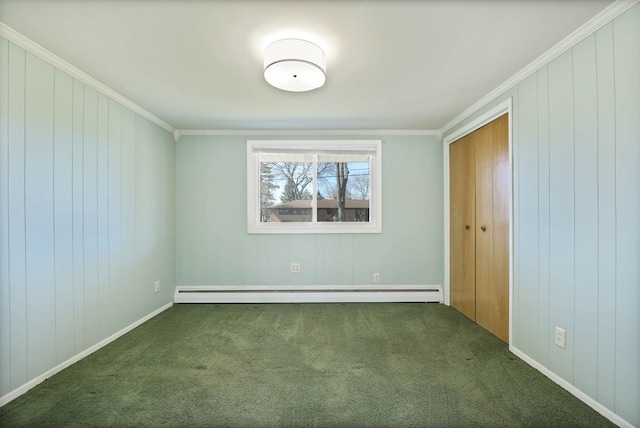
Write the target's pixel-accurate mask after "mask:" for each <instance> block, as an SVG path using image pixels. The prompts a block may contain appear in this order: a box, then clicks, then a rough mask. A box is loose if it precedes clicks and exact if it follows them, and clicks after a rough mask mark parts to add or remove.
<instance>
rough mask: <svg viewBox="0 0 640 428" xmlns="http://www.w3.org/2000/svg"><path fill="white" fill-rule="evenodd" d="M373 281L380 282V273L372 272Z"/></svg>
mask: <svg viewBox="0 0 640 428" xmlns="http://www.w3.org/2000/svg"><path fill="white" fill-rule="evenodd" d="M373 282H380V274H379V273H378V272H376V273H374V274H373Z"/></svg>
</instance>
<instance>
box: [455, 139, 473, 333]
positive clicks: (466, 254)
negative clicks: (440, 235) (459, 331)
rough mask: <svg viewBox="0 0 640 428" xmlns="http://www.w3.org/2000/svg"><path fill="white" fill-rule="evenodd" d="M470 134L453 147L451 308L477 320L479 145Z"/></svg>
mask: <svg viewBox="0 0 640 428" xmlns="http://www.w3.org/2000/svg"><path fill="white" fill-rule="evenodd" d="M474 138H475V137H474V134H469V135H467V136H466V137H464V138H461V139H460V140H458V141H456V142H455V143H453V144H451V145H450V146H449V165H450V167H449V172H450V203H451V210H450V213H451V220H450V237H451V239H450V242H451V245H450V250H451V253H450V254H451V257H450V261H451V270H450V284H451V286H450V292H451V295H450V297H451V306H453V307H454V308H456V309H457V310H459V311H460V312H462V313H463V314H464V315H466V316H467V317H469V318H471V319H472V320H474V321H475V319H476V265H475V260H476V235H475V229H476V222H475V210H476V208H475V198H476V194H475V150H474V148H475V146H474Z"/></svg>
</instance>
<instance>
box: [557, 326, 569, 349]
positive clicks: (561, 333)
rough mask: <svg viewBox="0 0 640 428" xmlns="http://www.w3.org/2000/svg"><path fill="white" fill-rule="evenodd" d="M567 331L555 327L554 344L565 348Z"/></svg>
mask: <svg viewBox="0 0 640 428" xmlns="http://www.w3.org/2000/svg"><path fill="white" fill-rule="evenodd" d="M566 340H567V332H566V331H565V330H563V329H561V328H560V327H556V345H558V346H559V347H561V348H562V349H565V348H566V346H567V342H566Z"/></svg>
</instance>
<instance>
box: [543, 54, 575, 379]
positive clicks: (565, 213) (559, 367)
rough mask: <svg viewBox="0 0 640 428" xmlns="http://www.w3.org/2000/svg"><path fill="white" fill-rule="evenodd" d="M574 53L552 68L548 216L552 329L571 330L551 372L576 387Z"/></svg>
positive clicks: (553, 354) (555, 352)
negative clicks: (574, 358) (574, 366)
mask: <svg viewBox="0 0 640 428" xmlns="http://www.w3.org/2000/svg"><path fill="white" fill-rule="evenodd" d="M572 62H573V61H572V52H571V51H568V52H566V53H564V54H563V55H561V56H560V57H558V58H557V59H556V60H555V61H554V62H552V63H551V64H549V133H550V143H549V145H550V148H551V152H550V159H549V174H550V180H551V182H552V183H554V184H553V186H552V187H551V190H550V194H549V200H550V205H549V212H550V223H549V228H550V233H551V239H550V255H551V263H550V266H549V271H550V282H551V284H553V286H552V287H551V292H550V299H551V300H550V301H551V304H550V314H549V315H550V321H551V325H550V327H551V329H555V327H556V326H558V327H560V328H562V329H564V330H566V331H567V339H566V349H562V348H560V347H557V346H554V347H552V348H551V350H550V353H549V367H550V368H551V369H552V370H553V371H554V372H556V373H558V374H559V375H560V376H562V378H564V379H567V380H568V381H569V382H573V367H572V365H573V364H572V363H573V350H574V341H575V336H574V334H575V329H574V318H573V317H574V311H575V309H574V254H575V224H574V218H575V217H574V197H575V194H574V191H575V187H574V186H575V179H574V153H575V151H574V122H573V121H574V119H573V112H574V109H573V88H572V85H570V84H567V82H571V81H572V75H573V66H572V65H573V64H572Z"/></svg>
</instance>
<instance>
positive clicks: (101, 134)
mask: <svg viewBox="0 0 640 428" xmlns="http://www.w3.org/2000/svg"><path fill="white" fill-rule="evenodd" d="M97 105H98V112H97V118H98V119H97V120H98V128H97V129H98V134H97V141H96V144H97V149H96V155H97V180H96V185H97V194H96V197H97V208H98V211H97V222H98V223H97V225H98V227H97V232H98V235H97V247H98V265H97V268H98V307H99V311H98V313H99V314H100V337H105V335H106V334H107V332H109V331H111V330H110V327H111V326H110V321H111V319H110V318H111V317H110V314H109V306H110V305H109V101H108V100H107V97H105V96H104V95H102V94H98V103H97Z"/></svg>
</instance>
